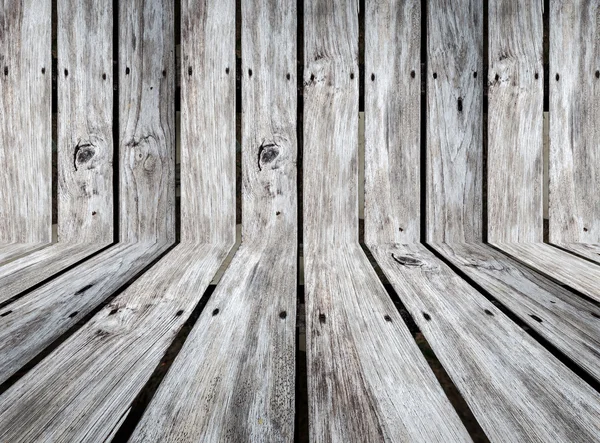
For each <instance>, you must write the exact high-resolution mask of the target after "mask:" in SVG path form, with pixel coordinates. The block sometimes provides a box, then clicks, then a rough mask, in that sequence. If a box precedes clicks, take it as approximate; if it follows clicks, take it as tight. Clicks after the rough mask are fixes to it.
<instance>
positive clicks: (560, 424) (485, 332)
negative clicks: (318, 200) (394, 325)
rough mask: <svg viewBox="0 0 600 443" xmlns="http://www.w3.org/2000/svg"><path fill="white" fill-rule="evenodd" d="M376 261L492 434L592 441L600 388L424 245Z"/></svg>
mask: <svg viewBox="0 0 600 443" xmlns="http://www.w3.org/2000/svg"><path fill="white" fill-rule="evenodd" d="M371 251H372V252H373V255H374V256H375V258H376V260H377V262H378V263H379V265H380V266H381V268H382V269H383V271H384V273H385V274H386V276H387V278H388V279H389V280H390V282H391V283H392V285H393V286H394V289H395V290H396V292H397V293H398V295H399V297H400V299H401V300H402V301H403V303H404V305H405V306H406V307H407V309H408V310H409V312H410V313H411V315H412V317H413V319H414V320H415V322H416V323H417V325H418V326H419V328H420V329H421V331H422V332H423V334H424V335H425V337H426V338H427V340H428V342H429V345H430V346H431V348H432V349H433V351H434V352H435V355H436V356H437V358H438V359H439V360H440V362H441V363H442V365H443V366H444V368H445V369H446V372H447V373H448V375H449V376H450V378H451V379H452V381H453V382H454V384H455V385H456V386H457V388H458V389H459V390H460V392H461V394H462V395H463V398H464V399H465V401H466V402H467V404H468V405H469V407H470V409H471V411H472V412H473V414H474V415H475V418H476V419H477V421H478V422H479V424H480V425H481V427H482V428H483V430H484V431H485V433H486V434H487V436H488V437H489V438H490V440H491V441H503V442H505V441H514V442H518V441H529V440H532V439H538V440H539V441H561V442H573V441H578V442H588V441H595V440H597V436H598V435H600V422H599V421H598V419H597V417H598V416H599V414H600V395H599V394H598V392H596V391H595V390H594V389H593V388H591V387H590V386H589V385H588V384H587V383H585V382H584V381H583V380H581V379H580V378H579V377H577V376H576V375H575V374H574V373H573V372H571V371H570V370H569V369H568V368H567V367H566V366H564V365H563V364H562V363H561V362H559V361H558V360H557V359H556V358H554V356H552V354H550V353H549V352H548V351H547V350H546V349H544V348H543V347H542V346H541V345H540V344H539V343H537V342H536V341H535V340H534V339H533V338H532V337H531V336H529V335H528V334H527V333H525V332H524V331H523V330H522V329H521V328H519V327H518V326H517V325H516V324H514V323H513V322H512V321H511V320H510V319H509V318H508V317H506V316H505V315H504V314H502V312H501V311H500V310H498V308H496V307H495V306H494V305H493V304H492V303H491V302H490V301H488V300H487V299H486V298H484V297H482V296H481V294H479V293H478V292H477V291H475V290H474V289H473V288H472V287H470V286H469V285H468V284H466V283H465V281H464V280H462V279H461V278H459V277H458V276H457V275H456V274H454V273H453V272H452V271H451V270H450V268H448V267H447V266H446V265H445V264H444V263H443V262H441V261H440V260H438V259H437V258H436V257H435V256H434V255H433V254H432V253H431V252H430V251H429V250H427V249H426V248H425V247H424V246H423V245H417V244H414V245H403V246H401V245H390V246H382V247H372V248H371Z"/></svg>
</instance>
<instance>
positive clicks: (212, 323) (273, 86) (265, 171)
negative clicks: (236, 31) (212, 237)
mask: <svg viewBox="0 0 600 443" xmlns="http://www.w3.org/2000/svg"><path fill="white" fill-rule="evenodd" d="M230 11H231V13H233V8H232V9H231V10H230ZM210 42H211V44H214V43H213V40H212V39H211V40H210ZM295 54H296V10H295V4H294V3H292V4H289V5H288V7H286V8H282V7H280V5H278V4H277V3H273V2H271V1H269V0H260V1H258V2H257V1H252V0H244V1H243V2H242V72H243V75H244V77H243V79H242V102H243V103H244V108H243V113H242V158H243V161H242V163H243V186H242V203H243V214H244V218H243V223H242V229H243V242H242V245H241V247H240V249H239V250H238V251H237V253H236V255H235V257H234V259H233V261H232V263H231V265H230V266H229V268H228V269H227V271H226V272H225V274H224V276H223V278H222V280H221V282H220V283H219V286H218V287H217V290H216V291H215V293H214V294H213V296H212V297H211V300H210V301H209V302H208V304H207V305H206V307H205V308H204V311H203V313H202V315H201V316H200V319H199V320H198V322H197V324H196V325H195V327H194V329H193V331H192V332H191V334H190V336H189V337H188V339H187V341H186V343H185V345H184V347H183V348H182V350H181V352H180V353H179V355H178V356H177V359H176V361H175V363H174V365H173V367H172V368H171V370H170V373H169V375H168V376H167V378H166V379H165V380H164V382H163V383H162V384H161V386H160V389H159V391H158V392H157V393H156V395H155V397H154V399H153V401H152V403H151V404H150V406H149V407H148V409H147V412H146V414H145V415H144V417H143V419H142V421H141V422H140V424H139V425H138V428H137V429H136V432H135V434H134V436H133V438H132V441H143V442H146V441H161V442H162V441H190V440H193V441H225V440H228V441H291V440H292V439H293V436H294V393H295V384H294V380H295V347H294V342H295V318H296V263H297V257H296V250H297V233H296V230H297V228H296V225H297V208H296V109H297V108H296V94H297V92H296V85H297V79H296V76H295V75H294V74H295Z"/></svg>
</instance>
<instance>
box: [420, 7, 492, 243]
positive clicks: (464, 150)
mask: <svg viewBox="0 0 600 443" xmlns="http://www.w3.org/2000/svg"><path fill="white" fill-rule="evenodd" d="M482 26H483V4H482V3H481V2H479V1H476V0H466V1H463V2H456V1H452V0H431V1H430V2H429V3H428V6H427V57H428V58H427V131H426V134H427V154H426V165H427V166H426V168H427V171H426V174H427V187H426V193H427V195H426V201H427V207H426V208H427V211H426V230H427V232H426V238H427V241H431V242H436V243H443V242H445V243H453V242H473V241H479V240H481V239H482V192H481V190H482V180H483V169H482V164H483V150H482V127H483V126H482V125H483V122H482V120H483V111H482V110H483V108H482V106H483V101H482V99H483V88H482V85H481V81H482V80H481V79H482V77H483V75H482V74H483V64H482V63H483V61H482V49H483V48H482V39H483V28H482ZM475 72H477V73H478V76H477V78H474V73H475ZM441 122H443V124H441Z"/></svg>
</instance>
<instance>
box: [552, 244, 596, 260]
mask: <svg viewBox="0 0 600 443" xmlns="http://www.w3.org/2000/svg"><path fill="white" fill-rule="evenodd" d="M554 244H555V245H557V246H558V247H559V248H561V249H565V250H567V251H569V252H573V253H574V254H576V255H579V256H581V257H584V258H587V259H588V260H592V261H594V262H596V263H600V244H598V243H554Z"/></svg>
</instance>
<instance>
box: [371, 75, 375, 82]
mask: <svg viewBox="0 0 600 443" xmlns="http://www.w3.org/2000/svg"><path fill="white" fill-rule="evenodd" d="M371 81H372V82H374V81H375V74H371Z"/></svg>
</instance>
